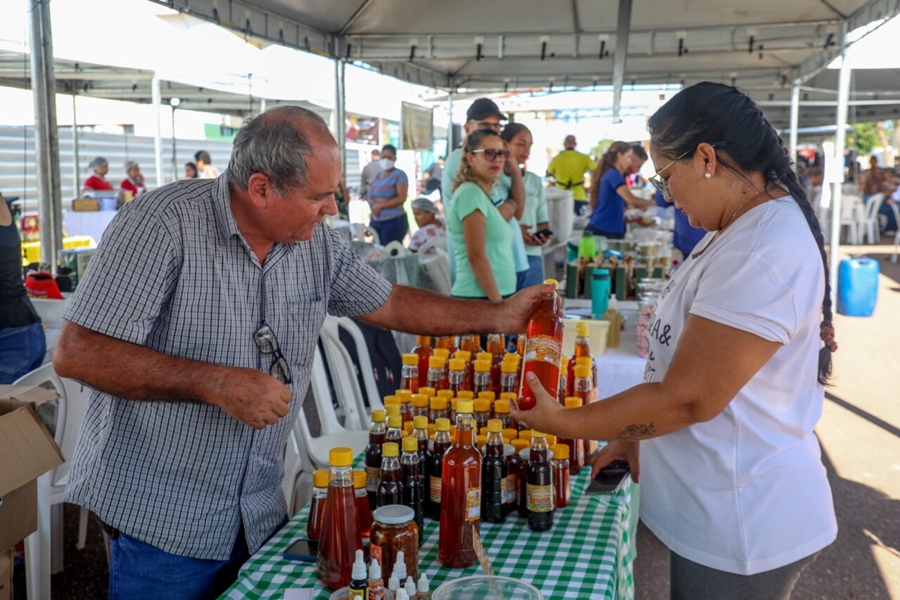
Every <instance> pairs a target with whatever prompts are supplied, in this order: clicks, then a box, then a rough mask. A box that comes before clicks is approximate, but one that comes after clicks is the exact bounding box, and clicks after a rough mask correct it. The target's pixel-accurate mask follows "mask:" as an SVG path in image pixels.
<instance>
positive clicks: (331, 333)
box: [321, 315, 384, 429]
mask: <svg viewBox="0 0 900 600" xmlns="http://www.w3.org/2000/svg"><path fill="white" fill-rule="evenodd" d="M341 330H343V331H345V332H346V333H347V334H349V335H350V337H351V338H353V343H354V344H355V345H356V356H357V357H358V359H359V364H358V365H353V367H354V371H355V370H356V369H358V370H359V372H360V373H361V374H362V380H363V386H364V388H365V389H363V390H360V389H359V384H358V381H357V379H356V374H355V373H354V374H353V377H352V380H353V381H354V382H355V383H356V385H355V386H354V392H353V393H354V394H355V396H354V397H355V398H358V399H360V400H361V399H362V398H363V397H364V398H365V400H366V401H368V405H369V406H368V408H366V403H365V402H359V403H358V406H359V411H360V415H362V418H363V420H362V422H361V423H362V428H363V429H366V428H368V426H369V417H370V416H371V411H373V410H375V409H383V408H384V405H383V404H382V402H381V394H380V392H379V391H378V384H377V383H376V382H375V369H374V368H373V367H372V358H371V357H370V356H369V347H368V345H367V344H366V338H365V336H363V333H362V331H361V330H360V328H359V326H358V325H357V324H356V323H354V322H353V319H350V318H349V317H334V316H331V315H329V316H327V317H325V322H324V323H323V325H322V331H321V334H322V335H324V336H327V339H328V340H329V342H330V341H334V340H336V341H337V342H338V343H340V344H341V346H343V343H342V342H341V335H340V332H341ZM344 349H345V351H346V347H344ZM342 356H343V357H344V359H345V360H347V359H349V358H350V354H349V352H347V353H346V355H345V356H344V355H342ZM326 358H327V360H328V361H329V363H328V364H329V366H331V362H332V360H331V358H330V357H329V356H328V355H327V354H326ZM332 373H334V371H332ZM363 395H364V396H363Z"/></svg>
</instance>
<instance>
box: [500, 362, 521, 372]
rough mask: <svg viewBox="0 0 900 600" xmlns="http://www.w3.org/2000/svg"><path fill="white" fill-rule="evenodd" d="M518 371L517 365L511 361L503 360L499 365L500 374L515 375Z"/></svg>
mask: <svg viewBox="0 0 900 600" xmlns="http://www.w3.org/2000/svg"><path fill="white" fill-rule="evenodd" d="M518 370H519V365H518V364H517V363H516V362H515V361H513V360H504V361H503V362H502V363H500V372H501V373H515V372H516V371H518Z"/></svg>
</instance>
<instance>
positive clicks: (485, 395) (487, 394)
mask: <svg viewBox="0 0 900 600" xmlns="http://www.w3.org/2000/svg"><path fill="white" fill-rule="evenodd" d="M478 397H479V398H481V399H484V400H490V401H491V402H493V401H494V400H496V399H497V394H495V393H494V392H478Z"/></svg>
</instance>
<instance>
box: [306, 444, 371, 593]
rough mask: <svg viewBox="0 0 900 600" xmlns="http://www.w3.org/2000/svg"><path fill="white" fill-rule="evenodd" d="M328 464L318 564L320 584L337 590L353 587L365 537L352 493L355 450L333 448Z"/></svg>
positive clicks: (329, 454)
mask: <svg viewBox="0 0 900 600" xmlns="http://www.w3.org/2000/svg"><path fill="white" fill-rule="evenodd" d="M328 462H329V464H330V465H331V468H330V473H329V476H328V497H327V498H326V500H325V514H324V517H323V522H322V533H321V536H320V538H319V549H318V556H317V560H316V563H317V565H318V567H319V581H321V582H322V583H323V584H325V585H326V586H328V587H329V588H331V589H333V590H336V589H339V588H342V587H344V586H345V585H348V584H349V583H350V579H351V575H352V573H351V569H352V567H353V560H354V558H355V554H356V551H357V550H362V535H361V534H360V531H359V519H358V518H357V516H356V498H355V494H354V493H353V469H352V467H351V464H352V463H353V450H351V449H350V448H343V447H340V448H332V449H331V451H330V452H329V453H328Z"/></svg>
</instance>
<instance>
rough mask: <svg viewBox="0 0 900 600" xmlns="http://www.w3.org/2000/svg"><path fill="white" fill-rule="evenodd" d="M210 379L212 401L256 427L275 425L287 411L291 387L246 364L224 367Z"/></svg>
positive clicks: (210, 400)
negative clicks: (249, 367)
mask: <svg viewBox="0 0 900 600" xmlns="http://www.w3.org/2000/svg"><path fill="white" fill-rule="evenodd" d="M219 373H220V374H217V376H216V377H214V378H213V380H212V381H210V382H209V388H210V396H209V397H208V398H206V401H207V402H208V403H209V404H214V405H215V406H218V407H219V408H221V409H222V410H224V411H225V412H226V413H228V414H229V415H231V416H232V417H234V418H235V419H237V420H238V421H240V422H241V423H245V424H247V425H249V426H250V427H253V428H254V429H263V428H265V427H266V426H267V425H274V424H275V423H277V422H278V421H279V419H281V418H282V417H284V416H285V415H287V414H288V411H289V410H290V404H291V389H290V388H289V387H288V386H286V385H285V384H283V383H281V382H280V381H278V380H277V379H275V378H274V377H272V376H271V375H268V374H266V373H263V372H262V371H257V370H256V369H246V368H243V367H231V368H223V369H221V370H220V371H219Z"/></svg>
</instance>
